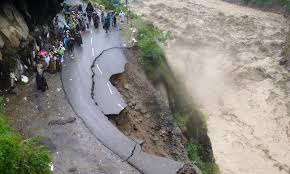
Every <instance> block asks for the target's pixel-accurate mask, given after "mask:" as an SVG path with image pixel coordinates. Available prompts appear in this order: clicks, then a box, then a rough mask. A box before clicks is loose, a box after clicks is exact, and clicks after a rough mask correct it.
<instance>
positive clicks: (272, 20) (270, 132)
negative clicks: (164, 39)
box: [131, 0, 290, 174]
mask: <svg viewBox="0 0 290 174" xmlns="http://www.w3.org/2000/svg"><path fill="white" fill-rule="evenodd" d="M131 7H132V9H133V10H134V11H135V12H136V13H138V14H139V15H142V16H143V17H144V18H145V19H147V20H150V21H152V22H153V23H154V24H155V25H157V26H158V27H160V28H161V29H164V30H169V31H170V32H171V34H172V40H171V41H170V42H169V44H168V45H167V46H166V47H165V49H166V56H167V61H168V63H169V65H170V67H171V68H172V70H173V72H174V73H175V74H176V75H177V77H178V79H180V80H181V83H183V84H184V85H185V86H186V89H187V93H188V95H189V96H191V97H192V99H193V101H194V102H195V103H196V105H197V106H198V107H199V109H200V110H201V111H202V112H203V113H204V114H205V115H206V116H207V117H208V133H209V137H210V138H211V142H212V147H213V152H214V156H215V159H216V162H217V163H218V165H219V166H220V169H221V171H222V173H225V174H249V173H255V174H273V173H275V174H278V173H279V174H280V173H281V174H284V173H285V174H286V173H287V174H288V173H289V172H290V166H289V164H290V155H289V154H290V146H289V142H290V137H289V129H290V128H289V127H290V112H289V111H290V110H289V108H290V105H289V103H290V99H289V91H290V90H289V89H290V83H289V78H290V76H289V72H287V71H286V70H285V68H284V67H282V66H280V65H279V60H280V59H281V58H282V55H281V53H282V50H283V47H284V46H285V40H286V35H287V31H288V29H289V27H288V24H287V23H288V22H287V20H286V19H285V18H284V17H283V16H282V15H279V14H274V13H270V12H263V11H259V10H256V9H251V8H246V7H242V6H238V5H234V4H230V3H226V2H223V1H221V0H206V1H205V0H175V1H172V0H170V1H167V0H146V1H138V0H135V1H133V2H132V3H131Z"/></svg>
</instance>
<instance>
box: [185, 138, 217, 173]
mask: <svg viewBox="0 0 290 174" xmlns="http://www.w3.org/2000/svg"><path fill="white" fill-rule="evenodd" d="M186 149H187V153H188V157H189V159H190V160H192V161H193V162H194V164H195V165H196V166H197V167H198V168H199V169H200V170H201V171H202V174H219V173H220V172H219V168H218V166H217V165H216V164H215V163H213V162H210V163H205V162H203V161H202V160H201V158H200V154H199V153H200V149H201V147H199V145H197V143H195V142H194V141H192V140H189V141H188V142H187V143H186Z"/></svg>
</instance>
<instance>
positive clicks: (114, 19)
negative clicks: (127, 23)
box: [113, 12, 117, 27]
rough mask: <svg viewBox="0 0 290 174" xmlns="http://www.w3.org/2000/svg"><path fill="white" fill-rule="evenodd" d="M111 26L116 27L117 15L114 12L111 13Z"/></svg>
mask: <svg viewBox="0 0 290 174" xmlns="http://www.w3.org/2000/svg"><path fill="white" fill-rule="evenodd" d="M113 27H117V15H116V12H114V13H113Z"/></svg>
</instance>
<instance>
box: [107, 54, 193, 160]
mask: <svg viewBox="0 0 290 174" xmlns="http://www.w3.org/2000/svg"><path fill="white" fill-rule="evenodd" d="M124 52H125V54H126V57H127V59H128V63H127V64H126V67H125V72H124V73H122V74H119V75H116V76H114V77H112V78H111V81H112V82H113V84H114V86H116V87H117V89H118V91H119V92H120V93H121V94H122V96H123V97H124V98H125V100H126V103H127V104H128V106H127V108H126V109H125V110H124V111H122V113H121V114H120V115H119V116H113V117H112V118H111V121H112V122H113V123H114V124H115V125H116V126H117V127H118V128H119V129H120V130H121V131H122V132H123V133H124V134H125V135H127V136H129V137H130V138H132V139H136V140H137V141H140V140H142V141H140V142H144V143H143V149H144V151H145V152H148V153H151V154H155V155H158V156H162V157H169V158H172V159H175V160H178V161H183V162H186V161H189V160H188V158H187V152H186V150H185V148H184V146H183V144H184V143H185V139H184V137H183V135H182V133H181V131H180V129H179V128H178V127H177V126H176V125H175V124H174V120H173V117H172V114H171V110H170V108H169V105H168V102H167V100H166V99H165V98H164V97H162V95H161V93H160V91H158V90H156V89H155V88H154V87H153V85H152V84H151V82H150V81H149V80H148V79H147V78H146V74H145V72H144V69H143V67H142V65H141V64H140V63H139V62H138V60H139V59H140V57H139V55H138V52H137V51H136V50H131V49H130V50H124Z"/></svg>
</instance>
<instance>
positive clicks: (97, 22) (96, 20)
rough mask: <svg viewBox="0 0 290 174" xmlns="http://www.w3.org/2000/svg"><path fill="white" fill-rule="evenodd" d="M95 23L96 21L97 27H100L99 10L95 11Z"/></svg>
mask: <svg viewBox="0 0 290 174" xmlns="http://www.w3.org/2000/svg"><path fill="white" fill-rule="evenodd" d="M93 23H94V26H95V28H99V23H100V17H99V15H98V13H97V12H94V13H93Z"/></svg>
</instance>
